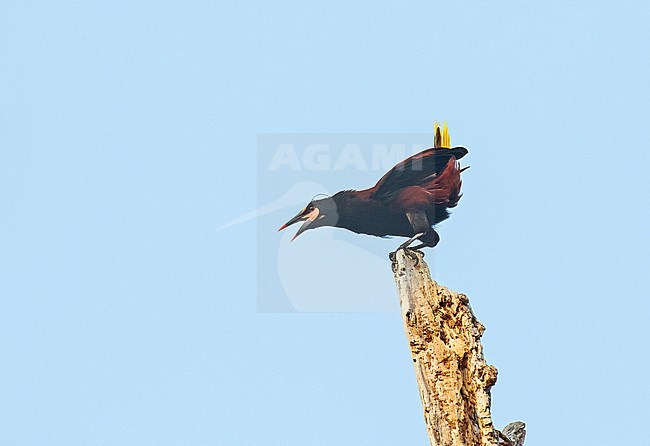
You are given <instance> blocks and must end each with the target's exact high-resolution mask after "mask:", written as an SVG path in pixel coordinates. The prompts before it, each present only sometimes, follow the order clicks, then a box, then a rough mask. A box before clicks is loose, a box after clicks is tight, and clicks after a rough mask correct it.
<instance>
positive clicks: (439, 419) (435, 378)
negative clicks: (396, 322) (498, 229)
mask: <svg viewBox="0 0 650 446" xmlns="http://www.w3.org/2000/svg"><path fill="white" fill-rule="evenodd" d="M390 258H391V261H392V267H393V274H394V277H395V283H396V284H397V291H398V294H399V299H400V307H401V313H402V319H403V321H404V329H405V331H406V337H407V340H408V342H409V346H410V349H411V355H412V357H413V365H414V367H415V375H416V378H417V383H418V388H419V390H420V398H421V399H422V406H423V408H424V419H425V422H426V427H427V434H428V435H429V441H430V442H431V445H432V446H479V445H480V446H498V445H507V446H521V445H522V444H523V441H524V438H525V434H526V431H525V425H524V423H522V422H514V423H510V424H509V425H508V426H507V427H506V429H504V432H503V433H502V432H500V431H498V430H497V429H495V428H494V426H493V424H492V415H491V413H490V389H491V388H492V386H493V385H494V384H495V383H496V380H497V369H496V368H495V367H493V366H491V365H488V364H487V363H486V362H485V358H484V357H483V347H482V345H481V336H482V335H483V331H484V330H485V327H483V325H482V324H481V323H480V322H479V321H478V319H476V316H474V313H473V312H472V308H471V307H470V304H469V299H468V298H467V296H465V295H464V294H459V293H456V292H454V291H451V290H449V289H447V288H445V287H443V286H440V285H438V284H437V283H436V282H434V281H433V280H431V275H430V272H429V267H428V266H427V264H426V263H425V262H424V254H422V253H421V252H419V251H411V250H404V249H400V250H398V251H397V252H394V253H391V257H390Z"/></svg>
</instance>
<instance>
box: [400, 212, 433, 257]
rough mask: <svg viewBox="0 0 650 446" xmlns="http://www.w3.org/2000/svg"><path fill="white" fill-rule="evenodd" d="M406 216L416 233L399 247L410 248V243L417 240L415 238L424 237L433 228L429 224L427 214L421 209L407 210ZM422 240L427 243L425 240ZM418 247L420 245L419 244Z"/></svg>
mask: <svg viewBox="0 0 650 446" xmlns="http://www.w3.org/2000/svg"><path fill="white" fill-rule="evenodd" d="M406 218H407V219H408V221H409V223H411V227H412V228H413V232H414V233H415V235H414V236H413V237H411V238H410V239H408V240H407V241H405V242H404V243H402V244H401V245H400V246H399V248H397V249H406V248H408V247H409V245H410V244H411V243H413V242H414V241H415V239H418V238H420V237H422V236H423V235H425V234H426V233H428V232H429V231H430V230H431V225H430V224H429V219H428V218H427V214H426V212H424V211H423V210H421V209H416V210H410V211H406ZM422 241H423V242H424V243H425V244H426V241H425V240H422ZM418 247H420V246H419V245H418Z"/></svg>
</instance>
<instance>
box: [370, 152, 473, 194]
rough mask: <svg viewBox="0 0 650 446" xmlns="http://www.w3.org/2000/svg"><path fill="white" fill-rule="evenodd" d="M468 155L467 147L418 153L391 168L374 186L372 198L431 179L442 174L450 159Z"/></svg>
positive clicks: (393, 192)
mask: <svg viewBox="0 0 650 446" xmlns="http://www.w3.org/2000/svg"><path fill="white" fill-rule="evenodd" d="M465 155H467V149H466V148H465V147H454V148H453V149H447V148H432V149H427V150H424V151H422V152H420V153H417V154H415V155H413V156H411V157H409V158H406V159H405V160H404V161H402V162H401V163H399V164H398V165H396V166H395V167H393V168H392V169H391V170H389V171H388V172H387V173H386V174H385V175H384V176H383V177H381V179H380V180H379V181H378V182H377V184H376V185H375V186H374V187H373V189H374V191H373V193H372V198H373V199H376V200H382V199H386V198H388V197H391V196H393V195H394V194H395V193H396V192H397V191H398V190H400V189H402V188H404V187H408V186H416V185H419V184H422V183H424V182H427V181H430V180H431V179H432V178H433V177H434V176H436V175H440V173H441V172H442V171H443V170H444V169H445V167H446V166H447V163H448V162H449V160H450V159H451V158H452V157H453V158H455V159H460V158H462V157H464V156H465Z"/></svg>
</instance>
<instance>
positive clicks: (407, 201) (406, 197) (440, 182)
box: [278, 123, 469, 250]
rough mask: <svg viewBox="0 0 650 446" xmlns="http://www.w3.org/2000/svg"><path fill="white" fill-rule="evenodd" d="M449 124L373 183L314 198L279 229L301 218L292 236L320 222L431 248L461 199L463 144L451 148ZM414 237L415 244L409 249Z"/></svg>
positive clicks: (313, 227) (435, 131)
mask: <svg viewBox="0 0 650 446" xmlns="http://www.w3.org/2000/svg"><path fill="white" fill-rule="evenodd" d="M450 145H451V144H450V137H449V128H448V126H447V124H446V123H444V125H443V127H442V131H441V127H440V125H439V124H437V123H436V124H435V125H434V144H433V147H431V148H429V149H426V150H423V151H422V152H419V153H417V154H415V155H412V156H410V157H409V158H406V159H405V160H404V161H402V162H400V163H398V164H397V165H396V166H395V167H393V168H392V169H391V170H389V171H388V172H387V173H386V174H385V175H384V176H382V177H381V178H380V179H379V181H378V182H377V184H375V185H374V186H373V187H370V188H368V189H363V190H342V191H340V192H337V193H336V194H334V195H332V196H326V197H325V198H318V199H317V198H316V197H315V198H314V199H312V200H311V201H310V202H309V203H307V205H306V206H305V207H304V208H303V209H302V210H301V211H300V212H298V214H296V216H294V217H293V218H292V219H291V220H289V221H288V222H286V223H285V224H284V225H282V226H281V227H280V229H278V231H281V230H283V229H285V228H287V227H288V226H291V225H293V224H295V223H298V222H303V224H302V226H301V227H300V229H298V232H297V233H296V234H295V235H294V236H293V238H292V239H291V240H292V241H293V240H295V239H296V237H298V236H299V235H300V234H302V233H304V232H305V231H307V230H310V229H315V228H319V227H323V226H333V227H338V228H344V229H347V230H349V231H352V232H356V233H357V234H367V235H373V236H379V237H387V236H397V237H407V238H408V239H407V240H406V241H405V242H404V243H402V244H401V245H400V246H399V247H398V248H397V249H398V250H399V249H406V248H408V249H412V250H419V249H422V248H433V247H435V246H436V245H437V244H438V242H439V241H440V236H439V235H438V233H437V232H436V230H435V229H434V227H435V225H437V224H438V223H440V222H442V221H444V220H446V219H447V218H449V215H450V213H449V209H451V208H453V207H455V206H456V205H457V204H458V202H459V200H460V198H461V195H462V194H461V192H460V190H461V184H462V181H461V173H462V172H463V171H464V170H466V169H467V168H468V167H469V166H468V167H464V168H461V166H460V162H459V161H458V160H460V159H461V158H462V157H464V156H465V155H467V153H468V150H467V149H466V148H465V147H461V146H457V147H453V148H452V147H450ZM415 240H418V241H419V242H420V243H419V244H418V245H416V246H413V247H411V246H410V245H411V244H412V243H413V242H414V241H415Z"/></svg>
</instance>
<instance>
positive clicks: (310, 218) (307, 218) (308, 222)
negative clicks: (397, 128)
mask: <svg viewBox="0 0 650 446" xmlns="http://www.w3.org/2000/svg"><path fill="white" fill-rule="evenodd" d="M318 213H319V211H318V208H314V210H313V211H311V212H309V213H308V214H305V213H303V212H301V213H299V214H298V215H296V216H295V217H293V218H292V219H291V220H289V221H288V222H286V223H285V224H283V225H282V226H280V229H278V231H282V230H283V229H284V228H286V227H288V226H291V225H292V224H294V223H297V222H299V221H303V220H304V221H305V222H304V223H303V224H302V226H301V227H300V229H298V232H296V235H294V236H293V238H292V239H291V241H294V240H295V239H296V237H298V236H299V235H300V234H302V233H303V232H305V231H306V230H307V229H309V226H310V225H311V224H312V222H313V221H314V220H316V218H317V217H318Z"/></svg>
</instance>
